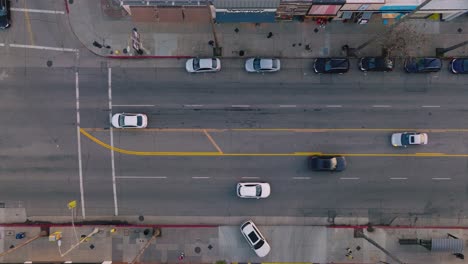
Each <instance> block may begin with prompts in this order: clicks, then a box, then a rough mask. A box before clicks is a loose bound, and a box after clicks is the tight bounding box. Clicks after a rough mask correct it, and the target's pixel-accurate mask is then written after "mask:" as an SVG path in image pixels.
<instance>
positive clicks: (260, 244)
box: [254, 240, 265, 249]
mask: <svg viewBox="0 0 468 264" xmlns="http://www.w3.org/2000/svg"><path fill="white" fill-rule="evenodd" d="M263 244H265V241H263V240H260V241H258V243H257V244H255V246H254V249H259V248H261V247H262V246H263Z"/></svg>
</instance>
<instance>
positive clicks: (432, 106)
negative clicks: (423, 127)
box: [422, 105, 440, 108]
mask: <svg viewBox="0 0 468 264" xmlns="http://www.w3.org/2000/svg"><path fill="white" fill-rule="evenodd" d="M422 107H424V108H439V107H440V105H423V106H422Z"/></svg>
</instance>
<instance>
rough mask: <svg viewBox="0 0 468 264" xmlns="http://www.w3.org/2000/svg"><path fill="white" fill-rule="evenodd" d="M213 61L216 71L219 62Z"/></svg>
mask: <svg viewBox="0 0 468 264" xmlns="http://www.w3.org/2000/svg"><path fill="white" fill-rule="evenodd" d="M212 61H213V68H214V69H216V68H217V67H218V62H217V61H216V59H212Z"/></svg>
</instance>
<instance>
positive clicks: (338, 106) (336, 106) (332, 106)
mask: <svg viewBox="0 0 468 264" xmlns="http://www.w3.org/2000/svg"><path fill="white" fill-rule="evenodd" d="M327 107H329V108H340V107H343V106H342V105H327Z"/></svg>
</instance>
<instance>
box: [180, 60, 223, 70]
mask: <svg viewBox="0 0 468 264" xmlns="http://www.w3.org/2000/svg"><path fill="white" fill-rule="evenodd" d="M185 69H186V70H187V71H188V72H194V73H195V72H217V71H220V70H221V61H220V60H219V59H218V58H192V59H188V60H187V62H186V63H185Z"/></svg>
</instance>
